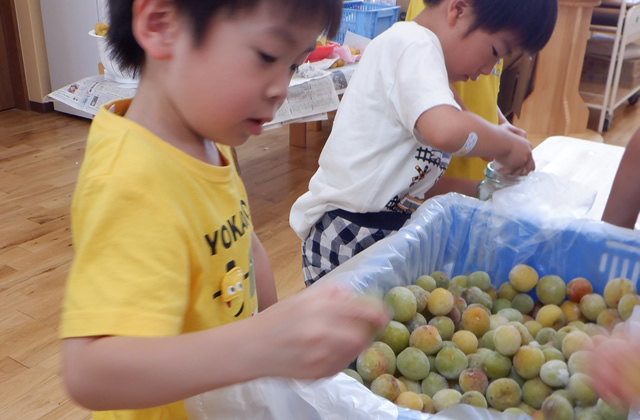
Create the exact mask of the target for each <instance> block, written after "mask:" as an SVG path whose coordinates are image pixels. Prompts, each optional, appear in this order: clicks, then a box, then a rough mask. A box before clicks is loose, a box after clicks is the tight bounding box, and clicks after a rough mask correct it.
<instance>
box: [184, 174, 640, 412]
mask: <svg viewBox="0 0 640 420" xmlns="http://www.w3.org/2000/svg"><path fill="white" fill-rule="evenodd" d="M540 182H547V181H540ZM540 185H541V184H540ZM527 188H529V187H527ZM532 190H536V188H534V187H532ZM537 190H538V191H542V192H539V194H540V196H541V197H542V196H546V197H547V198H545V199H544V200H543V201H539V203H540V205H541V206H547V208H548V211H546V210H545V211H542V210H540V211H527V212H526V216H521V215H520V214H518V212H516V211H513V207H511V206H510V205H509V204H507V203H508V202H509V201H508V200H512V201H511V202H515V203H518V201H517V200H516V199H515V198H509V197H503V199H504V200H503V201H500V200H501V199H500V198H499V196H498V197H497V198H496V200H495V201H486V202H483V201H479V200H477V199H474V198H470V197H465V196H462V195H459V194H454V193H451V194H447V195H444V196H439V197H436V198H433V199H430V200H428V201H427V202H425V203H424V204H423V205H422V206H420V207H419V208H418V209H417V211H416V212H415V213H414V214H413V216H412V217H411V219H410V220H409V222H408V223H407V224H406V225H405V226H404V227H403V228H402V229H400V230H399V231H398V232H396V233H395V234H392V235H390V236H389V237H387V238H385V239H384V240H382V241H379V242H378V243H376V244H374V245H372V246H371V247H369V248H367V249H366V250H364V251H363V252H361V253H360V254H358V255H356V256H355V257H353V258H351V259H350V260H348V261H346V262H345V263H344V264H342V265H340V266H339V267H338V268H336V269H335V270H333V271H332V272H331V273H329V274H327V275H326V276H325V277H323V278H322V279H321V280H320V282H326V281H333V282H339V283H341V284H345V285H347V286H349V287H352V288H354V289H356V290H358V291H360V292H362V293H369V294H376V295H378V296H382V295H383V294H384V293H385V292H386V291H387V290H389V289H390V288H392V287H394V286H399V285H408V284H411V283H412V282H413V281H414V280H415V279H416V278H417V277H418V276H420V275H422V274H429V273H431V272H433V271H435V270H440V271H444V272H445V273H446V274H447V275H448V276H450V277H451V276H453V275H457V274H467V273H470V272H473V271H476V270H483V271H486V272H488V273H489V274H490V275H491V276H492V279H493V284H494V286H495V287H498V286H499V285H500V284H501V283H503V282H505V281H508V273H509V271H510V270H511V268H512V267H513V266H514V265H516V264H518V263H526V264H529V265H531V266H533V267H534V268H535V269H536V270H537V271H538V273H539V274H540V276H544V275H547V274H556V275H559V276H561V277H562V278H564V279H565V280H566V281H569V280H570V279H572V278H574V277H586V278H588V279H590V280H591V281H592V283H593V286H594V291H595V292H598V293H602V292H603V290H604V285H605V284H606V282H607V281H608V280H609V279H612V278H615V277H620V276H624V277H627V278H629V279H630V280H632V282H634V283H637V281H638V277H639V276H640V232H635V231H632V230H628V229H623V228H619V227H616V226H613V225H609V224H606V223H602V222H599V221H594V220H587V219H577V218H575V217H571V215H569V214H566V213H565V215H564V216H561V217H560V216H559V217H555V216H554V214H555V213H554V212H553V208H552V207H548V204H547V203H548V199H549V196H553V195H554V194H556V193H554V192H553V191H552V190H549V189H547V190H546V191H547V192H544V191H545V190H544V188H537ZM558 191H562V188H559V189H558ZM532 194H533V193H532ZM532 196H533V195H532ZM580 197H584V195H581V194H579V197H578V201H577V203H580V202H582V203H587V204H584V208H583V210H584V209H585V208H586V209H587V210H588V208H587V207H589V205H588V201H586V202H585V201H583V198H580ZM520 203H521V204H518V206H520V208H523V207H524V205H523V204H522V203H523V201H520ZM575 203H576V202H574V204H575ZM567 205H569V204H567ZM514 206H515V205H514ZM538 208H541V207H538ZM312 287H313V286H312ZM185 405H186V407H187V409H188V413H189V418H190V419H192V420H206V419H213V418H216V419H243V418H251V419H259V420H270V419H274V420H275V419H280V420H282V419H313V420H316V419H321V420H329V419H354V420H359V419H381V420H385V419H401V420H402V419H431V418H434V419H449V418H451V419H454V418H455V419H460V418H464V419H466V420H483V419H487V420H488V419H495V420H498V419H505V420H507V419H517V418H519V417H518V416H516V415H509V414H503V413H499V412H493V411H489V410H483V409H478V408H475V407H471V406H466V405H458V406H454V407H451V408H449V409H447V410H444V411H442V412H440V413H438V414H437V415H427V414H424V413H419V412H417V411H413V410H406V409H402V408H399V407H397V406H395V404H392V403H391V402H389V401H387V400H385V399H383V398H381V397H378V396H376V395H375V394H373V393H372V392H370V391H369V390H368V389H366V388H365V387H364V386H362V385H360V383H358V382H357V381H355V380H354V379H352V378H350V377H348V376H347V375H344V374H339V375H336V376H334V377H331V378H326V379H322V380H319V381H313V382H310V381H295V380H286V379H280V378H263V379H259V380H255V381H251V382H248V383H244V384H239V385H234V386H231V387H227V388H223V389H219V390H215V391H211V392H208V393H205V394H202V395H198V396H196V397H192V398H190V399H189V400H187V401H186V402H185ZM450 410H451V411H450ZM520 418H523V419H524V418H529V417H528V416H520Z"/></svg>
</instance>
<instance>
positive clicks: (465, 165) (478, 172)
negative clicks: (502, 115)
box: [406, 0, 503, 181]
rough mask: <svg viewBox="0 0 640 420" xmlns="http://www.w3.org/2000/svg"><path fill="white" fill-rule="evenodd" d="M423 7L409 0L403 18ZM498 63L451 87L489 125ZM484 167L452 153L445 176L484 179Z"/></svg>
mask: <svg viewBox="0 0 640 420" xmlns="http://www.w3.org/2000/svg"><path fill="white" fill-rule="evenodd" d="M424 8H425V4H424V0H411V2H410V3H409V7H408V8H407V16H406V20H407V21H410V20H413V19H414V18H415V17H416V16H417V15H418V14H419V13H420V12H422V10H424ZM502 65H503V61H502V60H500V61H498V63H497V64H496V65H495V67H494V68H493V71H492V72H491V74H490V75H481V76H480V77H478V79H477V80H475V81H474V80H470V81H468V82H457V83H454V84H453V87H454V89H455V90H456V92H458V95H460V98H461V99H462V102H464V104H465V105H466V106H467V108H469V111H471V112H473V113H474V114H476V115H479V116H480V117H482V118H484V119H485V120H487V121H489V122H491V123H493V124H498V111H497V106H498V92H499V90H500V75H501V73H502ZM486 167H487V162H486V161H485V160H483V159H482V158H479V157H469V158H465V157H455V156H454V157H453V158H451V162H450V163H449V167H448V168H447V170H446V172H445V175H446V176H450V177H454V178H467V179H475V180H477V181H481V180H483V179H484V169H485V168H486Z"/></svg>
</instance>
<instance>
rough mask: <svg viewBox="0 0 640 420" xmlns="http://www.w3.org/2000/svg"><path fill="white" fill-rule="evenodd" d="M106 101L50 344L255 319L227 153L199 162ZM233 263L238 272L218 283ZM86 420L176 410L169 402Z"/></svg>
mask: <svg viewBox="0 0 640 420" xmlns="http://www.w3.org/2000/svg"><path fill="white" fill-rule="evenodd" d="M112 104H113V103H112ZM112 104H107V105H105V106H104V107H102V108H101V109H100V111H99V112H98V115H97V116H96V117H95V119H94V120H93V123H92V125H91V129H90V132H89V137H88V140H87V148H86V152H85V158H84V162H83V164H82V168H81V170H80V174H79V177H78V182H77V185H76V189H75V193H74V196H73V202H72V210H71V211H72V213H71V217H72V218H71V220H72V233H73V243H74V247H75V252H76V255H75V258H74V261H73V264H72V267H71V271H70V274H69V277H68V280H67V285H66V292H65V297H64V303H63V313H62V318H61V326H60V336H61V337H62V338H70V337H86V336H100V335H120V336H140V337H153V336H171V335H178V334H182V333H187V332H192V331H200V330H203V329H207V328H212V327H216V326H219V325H223V324H227V323H229V322H233V321H236V320H240V319H243V318H247V317H250V316H252V315H253V314H255V313H257V308H258V301H257V294H256V287H255V280H254V279H255V277H254V275H253V272H252V271H253V264H252V261H251V236H252V232H253V225H252V223H251V219H250V214H249V208H248V205H247V196H246V192H245V189H244V186H243V184H242V181H241V180H240V177H239V176H238V174H237V171H236V168H235V167H234V163H233V158H232V151H231V149H230V148H229V147H228V146H223V145H217V147H218V150H219V151H220V153H221V155H222V156H223V158H224V160H225V161H226V163H227V164H226V165H225V166H213V165H209V164H206V163H204V162H202V161H200V160H198V159H196V158H194V157H191V156H189V155H187V154H186V153H184V152H182V151H181V150H179V149H177V148H175V147H173V146H171V145H170V144H168V143H166V142H164V141H162V140H161V139H159V138H158V137H156V136H155V135H153V134H152V133H151V132H149V131H147V130H146V129H145V128H143V127H141V126H139V125H137V124H135V123H133V122H132V121H130V120H127V119H125V118H123V117H121V116H119V115H117V114H123V113H124V111H125V110H126V108H127V107H128V105H129V101H117V102H115V105H116V113H117V114H114V113H111V112H109V111H107V108H106V107H108V106H111V105H112ZM215 147H216V145H213V143H211V148H212V151H213V150H214V149H213V148H215ZM233 266H235V267H238V268H239V270H240V273H239V274H238V273H236V274H237V276H236V277H233V276H227V277H225V274H227V272H228V271H229V270H230V269H231V268H232V267H233ZM238 283H241V286H242V288H241V290H240V288H239V287H237V284H238ZM231 285H233V286H236V289H235V295H233V294H232V295H231V296H228V293H227V292H228V291H229V290H232V289H230V288H229V286H231ZM227 296H228V297H229V300H228V303H227V302H225V298H226V297H227ZM217 362H218V363H224V361H217ZM94 419H129V420H132V419H145V420H150V419H154V420H155V419H172V420H173V419H186V413H185V412H184V407H183V403H182V402H177V403H174V404H171V405H168V406H163V407H158V408H154V409H149V410H137V411H118V412H96V413H94Z"/></svg>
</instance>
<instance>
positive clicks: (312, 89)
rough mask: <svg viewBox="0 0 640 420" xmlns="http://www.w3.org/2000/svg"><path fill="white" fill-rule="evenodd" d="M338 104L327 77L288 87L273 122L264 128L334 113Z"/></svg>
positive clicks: (336, 96)
mask: <svg viewBox="0 0 640 420" xmlns="http://www.w3.org/2000/svg"><path fill="white" fill-rule="evenodd" d="M339 104H340V100H339V99H338V93H337V92H336V88H335V86H334V84H333V79H332V78H331V77H330V76H329V75H327V76H326V77H321V78H319V79H311V80H308V81H306V82H304V83H300V84H297V85H294V86H289V91H288V92H287V98H286V99H285V101H284V103H283V104H282V106H281V107H280V108H279V109H278V110H277V111H276V115H275V116H274V118H273V120H272V121H270V122H268V123H267V124H265V128H268V127H269V126H271V125H274V124H279V123H282V122H285V121H287V122H288V121H290V120H297V119H299V118H304V117H310V116H313V115H316V114H323V113H326V112H330V111H335V110H336V109H338V105H339Z"/></svg>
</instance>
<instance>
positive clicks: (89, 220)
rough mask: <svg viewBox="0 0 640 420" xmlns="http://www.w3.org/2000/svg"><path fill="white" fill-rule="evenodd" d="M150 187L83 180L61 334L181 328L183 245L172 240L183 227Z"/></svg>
mask: <svg viewBox="0 0 640 420" xmlns="http://www.w3.org/2000/svg"><path fill="white" fill-rule="evenodd" d="M150 182H153V181H150ZM135 185H138V187H135ZM140 185H144V186H145V188H144V189H143V188H140V187H139V186H140ZM154 191H156V189H155V188H153V184H146V185H145V183H138V182H136V183H135V184H134V183H130V182H127V180H126V179H121V178H120V177H117V176H113V175H104V176H98V177H94V178H90V179H87V180H85V181H84V182H83V185H82V188H81V189H80V191H78V192H77V197H74V202H73V208H72V219H73V220H72V229H73V235H74V247H75V252H76V255H75V258H74V262H73V264H72V268H71V272H70V275H69V278H68V281H67V289H66V295H65V300H64V307H63V316H62V324H61V336H62V337H73V336H95V335H137V336H161V335H173V334H177V333H179V332H180V330H181V328H182V322H183V321H182V320H183V315H184V311H185V308H186V305H187V301H188V282H189V256H188V250H186V249H184V248H185V247H181V246H177V245H178V244H179V243H181V241H184V238H182V239H181V235H183V233H182V232H180V231H179V224H178V223H169V220H167V213H166V212H165V211H162V208H163V207H162V206H163V203H162V200H161V198H160V197H161V196H159V195H158V194H155V193H154Z"/></svg>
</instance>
